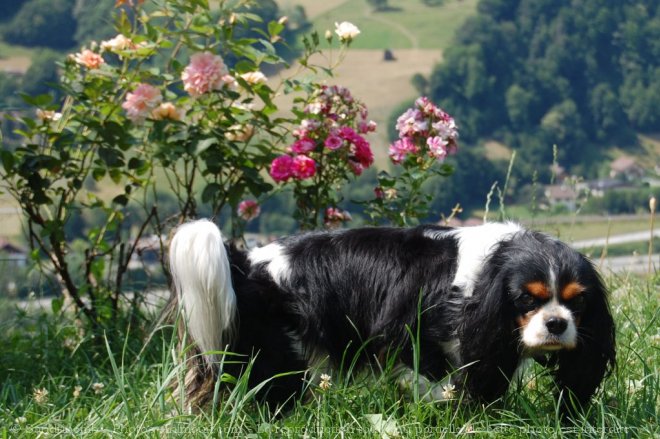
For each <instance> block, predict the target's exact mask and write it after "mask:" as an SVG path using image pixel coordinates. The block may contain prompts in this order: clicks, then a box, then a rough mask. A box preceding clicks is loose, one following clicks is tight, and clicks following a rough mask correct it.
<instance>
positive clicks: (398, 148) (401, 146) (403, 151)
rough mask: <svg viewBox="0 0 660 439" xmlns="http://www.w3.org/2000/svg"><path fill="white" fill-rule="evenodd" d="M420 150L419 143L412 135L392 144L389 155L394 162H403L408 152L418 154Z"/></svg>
mask: <svg viewBox="0 0 660 439" xmlns="http://www.w3.org/2000/svg"><path fill="white" fill-rule="evenodd" d="M418 151H419V148H417V145H415V143H414V142H413V141H412V139H411V138H410V137H404V138H403V139H399V140H397V141H396V142H394V143H393V144H391V145H390V150H389V156H390V158H391V159H392V161H393V162H394V163H401V162H402V161H404V160H405V159H406V156H407V155H408V154H416V153H417V152H418Z"/></svg>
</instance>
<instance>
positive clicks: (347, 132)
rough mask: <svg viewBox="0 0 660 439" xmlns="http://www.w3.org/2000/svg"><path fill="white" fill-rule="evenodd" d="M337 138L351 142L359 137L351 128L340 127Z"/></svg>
mask: <svg viewBox="0 0 660 439" xmlns="http://www.w3.org/2000/svg"><path fill="white" fill-rule="evenodd" d="M339 137H341V138H342V139H346V140H348V141H351V142H353V141H354V139H355V138H356V137H359V136H358V135H357V133H356V132H355V130H354V129H353V128H351V127H341V128H339Z"/></svg>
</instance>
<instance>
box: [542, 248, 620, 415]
mask: <svg viewBox="0 0 660 439" xmlns="http://www.w3.org/2000/svg"><path fill="white" fill-rule="evenodd" d="M585 262H586V263H587V265H585V266H586V267H588V268H587V270H586V273H585V275H586V278H587V282H586V284H587V285H588V287H587V290H586V291H585V292H584V293H583V294H585V300H586V306H585V308H584V311H583V312H582V313H581V314H580V315H579V317H578V318H579V324H578V343H577V346H576V348H575V349H573V350H568V351H562V352H559V353H558V354H557V358H556V361H557V363H558V368H557V370H556V371H555V375H554V378H555V382H556V383H557V385H558V387H559V391H560V405H561V411H562V413H563V414H568V415H571V414H575V413H576V412H577V411H579V410H581V409H582V408H583V407H584V405H585V404H586V403H587V402H589V399H590V398H591V396H592V395H593V394H594V392H595V391H596V389H597V388H598V386H599V385H600V383H601V382H602V380H603V379H604V378H605V377H606V376H607V375H609V374H610V373H611V372H612V369H613V368H614V366H615V362H616V351H615V345H614V340H615V334H614V331H615V329H614V320H613V319H612V315H611V314H610V309H609V306H608V301H607V290H606V289H605V287H604V285H603V282H602V280H601V279H600V277H599V276H598V274H597V273H596V271H595V269H594V268H593V266H592V265H591V263H590V262H588V261H586V260H585Z"/></svg>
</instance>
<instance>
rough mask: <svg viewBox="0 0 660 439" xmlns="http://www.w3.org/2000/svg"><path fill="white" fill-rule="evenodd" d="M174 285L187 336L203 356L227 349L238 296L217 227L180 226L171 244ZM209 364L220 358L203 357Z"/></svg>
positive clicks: (203, 222)
mask: <svg viewBox="0 0 660 439" xmlns="http://www.w3.org/2000/svg"><path fill="white" fill-rule="evenodd" d="M169 259H170V271H171V273H172V283H173V285H174V289H175V292H176V295H177V299H178V303H179V306H180V307H181V309H182V311H183V315H184V318H185V322H186V325H187V328H188V335H189V336H190V337H191V338H192V340H193V341H194V342H195V344H196V345H197V347H198V348H199V349H200V350H201V351H202V352H208V351H218V350H223V349H225V347H226V345H227V344H228V343H229V342H230V337H231V332H232V329H233V327H234V323H235V321H234V320H235V315H236V294H235V293H234V288H233V287H232V283H231V271H230V267H229V257H228V255H227V250H226V249H225V245H224V243H223V241H222V234H221V233H220V230H219V229H218V227H217V226H216V225H215V224H213V223H212V222H211V221H208V220H198V221H192V222H189V223H186V224H183V225H181V226H180V227H179V228H178V229H177V231H176V233H175V234H174V237H173V238H172V241H171V243H170V251H169ZM204 358H205V360H206V361H207V362H208V364H209V365H210V364H212V363H213V362H215V361H218V356H217V355H214V354H208V355H205V356H204Z"/></svg>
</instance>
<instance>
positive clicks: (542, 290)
mask: <svg viewBox="0 0 660 439" xmlns="http://www.w3.org/2000/svg"><path fill="white" fill-rule="evenodd" d="M525 289H526V290H527V291H528V292H529V294H531V295H532V296H534V297H536V298H537V299H543V300H545V299H549V298H550V291H548V286H547V285H546V284H544V283H543V282H541V281H535V282H529V283H527V284H525Z"/></svg>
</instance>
